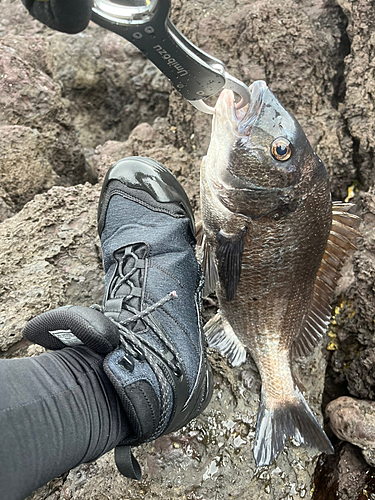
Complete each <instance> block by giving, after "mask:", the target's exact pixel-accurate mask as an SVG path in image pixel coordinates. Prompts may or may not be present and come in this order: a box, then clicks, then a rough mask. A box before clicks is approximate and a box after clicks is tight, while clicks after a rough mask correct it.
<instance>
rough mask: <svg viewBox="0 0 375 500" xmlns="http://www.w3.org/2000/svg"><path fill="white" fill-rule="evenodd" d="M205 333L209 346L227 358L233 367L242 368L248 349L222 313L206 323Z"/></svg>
mask: <svg viewBox="0 0 375 500" xmlns="http://www.w3.org/2000/svg"><path fill="white" fill-rule="evenodd" d="M204 332H205V334H206V337H207V342H208V345H209V346H210V347H213V348H214V349H217V350H218V351H219V352H220V353H221V354H223V355H224V356H226V358H227V359H228V361H229V362H230V364H231V365H232V366H240V365H242V363H244V362H245V360H246V349H245V348H244V346H243V345H242V343H241V341H240V340H239V339H238V337H237V335H236V334H235V333H234V331H233V328H232V327H231V326H230V324H229V322H228V321H227V320H225V319H224V318H222V317H221V314H220V312H218V313H217V314H215V316H214V317H213V318H211V319H210V320H209V321H208V322H207V323H206V325H205V326H204Z"/></svg>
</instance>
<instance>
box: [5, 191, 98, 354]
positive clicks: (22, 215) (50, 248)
mask: <svg viewBox="0 0 375 500" xmlns="http://www.w3.org/2000/svg"><path fill="white" fill-rule="evenodd" d="M98 196H99V192H98V190H97V189H95V188H93V187H91V186H90V185H88V184H86V185H84V186H76V187H67V188H65V187H53V188H52V189H50V190H49V191H48V192H47V193H44V194H41V195H37V196H35V198H34V199H33V201H31V202H29V203H28V204H27V205H26V206H25V207H24V208H23V210H22V211H21V212H19V213H18V214H16V215H14V216H13V217H12V218H11V219H6V220H5V221H4V222H2V223H1V224H0V276H1V286H0V351H6V350H8V349H9V348H10V347H11V346H12V345H14V344H16V343H17V342H19V341H20V340H21V331H22V329H23V327H24V325H25V323H26V322H27V321H28V320H30V319H31V318H33V317H34V316H37V315H38V314H40V313H42V312H44V311H46V310H48V309H52V308H55V307H59V306H62V305H67V304H77V305H91V304H92V303H93V302H101V300H102V294H103V273H102V269H101V259H100V252H99V245H98V241H99V240H98V236H97V232H96V231H97V230H96V210H97V203H98Z"/></svg>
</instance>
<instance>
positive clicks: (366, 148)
mask: <svg viewBox="0 0 375 500" xmlns="http://www.w3.org/2000/svg"><path fill="white" fill-rule="evenodd" d="M338 3H339V4H340V5H341V7H342V9H343V11H344V13H345V14H346V16H347V17H348V21H349V23H348V28H347V33H348V36H349V39H350V45H351V47H350V54H348V55H347V57H346V58H345V83H346V92H345V100H344V109H343V115H344V119H345V120H346V122H347V126H348V129H349V132H350V135H351V136H352V137H353V145H354V156H353V159H354V166H355V167H356V168H357V170H358V179H359V180H360V181H361V183H363V185H364V187H365V188H366V189H368V188H369V187H370V186H371V185H373V184H374V181H375V174H374V146H375V122H374V114H375V108H374V98H375V62H374V61H375V33H374V29H373V27H374V25H375V12H374V9H373V8H372V7H373V5H372V4H371V2H367V1H366V0H338Z"/></svg>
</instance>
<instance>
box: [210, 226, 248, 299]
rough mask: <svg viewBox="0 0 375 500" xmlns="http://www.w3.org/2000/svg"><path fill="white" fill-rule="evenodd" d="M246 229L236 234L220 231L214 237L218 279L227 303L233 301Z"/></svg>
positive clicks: (239, 273) (239, 272) (239, 274)
mask: <svg viewBox="0 0 375 500" xmlns="http://www.w3.org/2000/svg"><path fill="white" fill-rule="evenodd" d="M245 233H246V229H242V230H241V231H240V232H239V233H237V234H227V233H225V232H224V231H220V232H219V233H218V234H217V236H216V242H217V245H216V258H217V262H218V272H219V278H220V281H221V283H222V286H223V287H224V289H225V292H226V299H227V301H228V302H230V301H231V300H233V298H234V295H235V293H236V290H237V285H238V282H239V280H240V276H241V266H242V253H243V247H244V239H245Z"/></svg>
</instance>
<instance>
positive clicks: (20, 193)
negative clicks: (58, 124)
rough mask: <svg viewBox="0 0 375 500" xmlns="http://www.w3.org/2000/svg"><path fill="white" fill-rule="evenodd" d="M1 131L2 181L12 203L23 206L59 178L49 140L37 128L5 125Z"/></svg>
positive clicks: (0, 165) (0, 176)
mask: <svg viewBox="0 0 375 500" xmlns="http://www.w3.org/2000/svg"><path fill="white" fill-rule="evenodd" d="M0 134H1V138H2V140H1V142H0V184H1V186H2V189H3V190H4V192H5V193H7V195H8V197H9V199H10V200H11V201H12V203H13V205H14V206H17V207H19V208H21V207H22V206H23V205H24V204H25V203H27V202H28V201H30V200H32V199H33V197H34V196H35V195H36V194H38V193H40V192H41V191H45V190H47V189H49V188H50V187H52V185H53V184H55V183H58V182H59V177H58V176H57V175H56V173H55V172H54V171H53V169H52V166H51V164H50V163H49V161H48V156H49V153H48V146H49V145H48V142H47V143H46V141H45V139H44V137H43V135H42V134H40V133H39V132H38V131H37V130H36V129H32V128H30V127H22V126H19V125H13V126H6V125H5V126H2V127H0ZM8 217H9V215H8ZM4 218H5V217H4Z"/></svg>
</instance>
